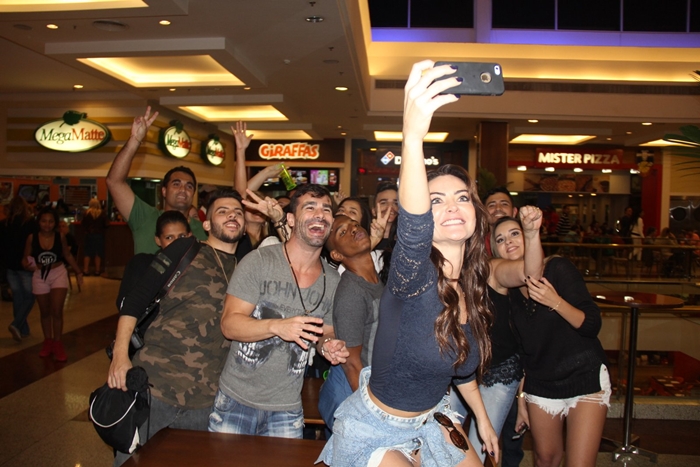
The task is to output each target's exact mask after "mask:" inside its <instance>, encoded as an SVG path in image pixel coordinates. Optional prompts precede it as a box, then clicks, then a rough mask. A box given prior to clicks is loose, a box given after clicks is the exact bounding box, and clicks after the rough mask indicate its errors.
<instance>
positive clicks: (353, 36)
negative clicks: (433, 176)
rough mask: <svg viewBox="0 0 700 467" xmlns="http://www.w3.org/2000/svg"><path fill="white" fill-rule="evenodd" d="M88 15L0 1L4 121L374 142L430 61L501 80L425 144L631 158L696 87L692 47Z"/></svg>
mask: <svg viewBox="0 0 700 467" xmlns="http://www.w3.org/2000/svg"><path fill="white" fill-rule="evenodd" d="M93 1H94V2H95V3H93V4H92V5H97V6H100V5H101V6H103V7H104V6H107V7H112V8H111V9H92V10H80V11H79V10H67V11H44V12H42V11H37V9H36V8H38V7H32V11H31V12H21V11H17V9H18V8H19V9H21V8H23V7H21V6H20V7H18V6H16V5H15V4H17V3H27V1H26V0H25V1H19V0H0V12H1V13H0V61H1V63H3V71H2V73H0V105H5V106H12V105H13V104H12V103H13V102H22V105H32V106H37V107H45V106H50V107H53V105H52V102H59V103H60V105H59V106H63V105H64V104H63V102H65V101H72V102H76V101H77V102H82V103H85V105H86V106H87V107H88V110H87V111H89V107H90V106H93V107H94V106H99V105H119V102H122V101H124V100H128V99H134V98H137V99H146V100H148V102H149V103H151V105H153V106H155V107H156V108H169V109H171V110H172V111H173V112H176V113H180V114H182V115H185V116H187V117H190V118H194V119H195V120H200V121H206V122H209V123H211V124H212V125H216V126H218V127H219V128H220V129H221V130H225V131H226V130H227V129H228V126H229V124H230V122H231V120H232V118H231V117H226V116H221V115H220V114H221V111H223V110H226V111H242V112H243V113H242V114H241V113H239V114H238V115H242V118H243V119H246V120H249V121H250V123H249V128H252V129H253V132H255V131H256V130H257V131H258V132H260V131H262V130H269V131H292V130H302V131H305V132H306V133H307V134H309V135H310V136H311V137H313V138H315V139H318V138H339V137H350V138H362V139H370V140H371V139H373V133H372V132H373V130H400V129H401V110H402V102H403V93H402V85H403V82H404V80H405V79H406V76H407V74H408V71H409V70H410V66H411V63H413V62H415V61H418V60H422V59H425V58H431V59H436V60H438V59H447V60H463V61H467V60H472V61H495V62H499V63H501V65H502V67H503V70H504V76H505V82H506V93H505V94H504V95H503V96H501V97H465V98H462V99H461V100H460V102H459V103H457V104H454V105H452V106H450V107H449V108H445V109H444V111H443V112H441V113H440V114H439V115H438V116H437V117H436V118H435V120H434V123H433V127H432V130H435V131H447V132H449V137H448V140H464V139H466V140H469V139H472V138H474V137H475V135H476V134H477V132H478V130H477V129H478V123H479V122H480V121H484V120H488V121H505V122H508V123H509V128H510V133H511V135H512V136H516V135H517V134H520V133H527V132H531V133H571V134H592V135H595V136H596V138H595V139H594V140H592V141H591V142H592V143H599V144H616V145H620V144H622V145H637V144H640V143H643V142H646V141H649V140H651V139H657V138H660V137H661V136H662V135H663V134H664V133H665V132H668V131H671V132H675V131H676V130H677V129H678V127H679V126H682V125H684V124H699V123H700V84H699V83H698V82H697V81H696V80H697V79H700V76H698V75H697V74H694V73H693V70H698V69H700V34H692V33H691V34H686V35H685V37H684V40H683V41H681V42H682V43H681V44H680V45H679V43H677V42H673V41H670V42H669V43H670V45H669V46H667V47H640V46H638V44H641V43H643V42H640V41H637V42H634V41H632V42H630V43H631V44H633V45H634V46H627V45H626V43H625V40H624V38H623V39H621V40H618V41H617V43H615V44H613V43H611V42H609V41H608V42H602V43H600V44H601V45H598V46H594V47H589V46H586V47H581V46H571V45H547V44H546V43H538V45H532V43H528V40H525V39H523V37H526V36H527V34H528V32H526V31H523V32H521V33H520V35H519V36H518V37H519V39H517V40H512V39H509V38H508V37H506V36H505V35H504V33H503V32H499V31H495V30H494V31H486V33H487V34H486V35H485V32H484V31H485V29H484V28H483V27H482V28H481V29H480V30H477V31H476V32H474V31H471V32H467V33H464V34H462V35H459V34H458V33H456V32H455V31H447V32H444V31H443V32H442V33H441V32H436V31H434V30H431V31H427V32H426V34H427V35H424V36H423V38H422V39H420V40H418V39H415V37H417V36H414V37H412V38H408V39H407V38H405V37H403V36H401V34H400V31H399V32H397V34H396V37H397V39H395V40H393V41H389V40H390V39H392V37H393V36H392V30H391V29H388V30H384V31H383V32H382V34H381V35H380V34H378V33H377V32H376V31H375V32H374V33H373V31H372V30H371V28H370V25H369V14H368V11H367V0H317V1H303V0H284V1H281V0H255V1H241V0H208V1H198V0H146V1H145V2H142V1H140V0H122V1H117V0H93ZM56 3H62V4H64V5H66V4H70V2H56ZM478 3H479V4H483V3H484V0H478ZM487 3H488V2H487ZM127 4H129V5H127ZM124 5H127V6H129V7H127V8H124ZM134 5H135V6H136V7H133V6H134ZM114 7H117V8H114ZM66 8H71V7H70V5H69V6H67V7H66ZM477 16H478V15H477ZM318 17H320V18H322V19H323V20H322V21H318V20H316V22H314V21H315V20H314V18H318ZM163 20H167V21H169V22H170V24H169V25H161V24H159V22H160V21H163ZM48 24H53V25H55V26H57V28H55V29H49V28H47V25H48ZM482 24H483V22H482ZM413 32H420V31H416V30H414V31H413ZM443 33H445V34H447V33H449V34H451V36H449V37H447V36H445V35H444V34H443ZM431 34H432V35H431ZM441 34H443V35H442V36H441ZM449 34H448V35H449ZM470 34H473V35H475V36H474V37H472V36H470ZM529 34H531V35H532V32H529ZM380 36H381V39H379V38H380ZM618 36H619V35H618ZM638 36H642V35H638ZM667 36H668V35H665V36H664V37H667ZM425 37H428V39H426V38H425ZM446 37H447V38H446ZM513 37H515V36H513ZM484 38H486V39H484ZM476 40H478V42H479V43H476V42H475V41H476ZM597 43H598V42H597ZM115 57H117V58H121V59H124V60H128V61H129V62H128V63H126V62H125V63H117V66H118V67H119V66H121V67H122V68H124V69H126V68H129V67H137V68H138V69H139V70H141V71H144V72H149V73H150V74H151V77H150V78H148V79H149V80H150V81H146V82H141V84H138V82H137V84H128V83H126V82H124V81H122V80H121V79H118V78H115V77H113V76H111V75H110V74H107V73H105V72H104V71H101V69H98V68H95V67H93V66H89V65H88V64H86V63H84V62H81V61H79V59H88V58H101V59H104V58H115ZM193 57H194V58H193ZM202 57H204V58H202ZM206 57H211V58H212V59H213V62H211V61H209V62H208V61H206V60H205V59H206ZM200 60H204V61H200ZM188 65H189V66H191V67H194V68H195V69H197V70H198V71H201V70H205V69H206V70H209V69H211V70H210V71H212V72H217V71H221V69H223V71H224V72H225V73H226V74H233V75H235V77H236V78H238V79H239V80H240V81H241V82H242V83H243V84H241V83H239V84H238V85H232V84H231V83H230V81H229V82H227V81H226V80H225V79H223V80H221V79H219V78H216V77H214V78H212V77H211V76H204V77H196V78H194V79H192V76H191V74H189V72H187V71H186V70H185V71H182V70H179V69H178V67H186V66H188ZM127 71H128V70H127ZM214 74H215V73H214ZM173 80H174V81H173ZM76 84H79V85H82V86H83V87H82V89H74V85H76ZM338 86H344V87H347V88H348V90H347V91H338V90H336V89H335V88H336V87H338ZM245 87H249V89H244V88H245ZM27 103H29V104H27ZM250 106H272V107H274V109H277V110H278V111H279V112H281V113H283V114H284V115H285V116H286V117H287V120H286V121H282V122H279V121H266V120H265V118H264V117H257V118H261V120H259V121H255V120H254V115H258V114H246V113H245V112H247V111H248V110H250ZM183 107H189V110H183ZM217 115H218V117H217ZM237 118H239V117H236V119H237ZM528 119H538V120H539V123H534V124H533V123H528ZM642 122H650V123H653V125H651V126H642ZM582 132H583V133H582Z"/></svg>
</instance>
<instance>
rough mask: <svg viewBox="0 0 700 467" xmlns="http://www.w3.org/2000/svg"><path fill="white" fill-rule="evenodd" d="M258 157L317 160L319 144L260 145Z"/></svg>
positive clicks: (319, 151) (319, 152) (319, 153)
mask: <svg viewBox="0 0 700 467" xmlns="http://www.w3.org/2000/svg"><path fill="white" fill-rule="evenodd" d="M258 155H259V156H260V157H261V158H262V159H266V160H271V159H297V160H298V159H318V157H319V156H320V155H321V150H320V145H319V144H309V143H288V144H272V143H270V144H268V143H266V144H261V145H260V148H259V149H258Z"/></svg>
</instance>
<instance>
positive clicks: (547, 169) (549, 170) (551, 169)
mask: <svg viewBox="0 0 700 467" xmlns="http://www.w3.org/2000/svg"><path fill="white" fill-rule="evenodd" d="M544 171H545V172H554V167H545V168H544Z"/></svg>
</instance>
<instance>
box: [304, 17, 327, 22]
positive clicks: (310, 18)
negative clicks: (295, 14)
mask: <svg viewBox="0 0 700 467" xmlns="http://www.w3.org/2000/svg"><path fill="white" fill-rule="evenodd" d="M323 19H324V18H323V16H309V17H308V18H306V21H307V22H309V23H321V22H323Z"/></svg>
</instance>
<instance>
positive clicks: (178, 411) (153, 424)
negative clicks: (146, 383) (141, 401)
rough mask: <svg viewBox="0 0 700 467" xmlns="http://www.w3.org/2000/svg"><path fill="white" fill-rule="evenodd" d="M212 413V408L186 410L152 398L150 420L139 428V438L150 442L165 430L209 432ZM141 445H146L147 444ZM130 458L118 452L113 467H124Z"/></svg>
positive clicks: (129, 455)
mask: <svg viewBox="0 0 700 467" xmlns="http://www.w3.org/2000/svg"><path fill="white" fill-rule="evenodd" d="M210 413H211V407H205V408H203V409H184V408H181V407H177V406H174V405H170V404H167V403H165V402H163V401H161V400H160V399H156V398H155V397H151V412H150V415H149V419H148V420H147V421H146V423H144V424H143V425H141V427H140V428H139V438H140V439H142V440H143V439H145V440H146V441H148V439H151V438H153V436H154V435H155V434H156V433H158V432H159V431H160V430H162V429H163V428H175V429H179V430H196V431H207V420H208V418H209V414H210ZM149 424H150V425H149ZM141 444H145V442H142V443H141ZM130 457H131V454H125V453H123V452H119V451H117V455H116V457H115V458H114V464H113V467H118V466H120V465H122V464H123V463H124V462H126V461H127V460H128V459H129V458H130Z"/></svg>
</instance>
